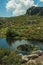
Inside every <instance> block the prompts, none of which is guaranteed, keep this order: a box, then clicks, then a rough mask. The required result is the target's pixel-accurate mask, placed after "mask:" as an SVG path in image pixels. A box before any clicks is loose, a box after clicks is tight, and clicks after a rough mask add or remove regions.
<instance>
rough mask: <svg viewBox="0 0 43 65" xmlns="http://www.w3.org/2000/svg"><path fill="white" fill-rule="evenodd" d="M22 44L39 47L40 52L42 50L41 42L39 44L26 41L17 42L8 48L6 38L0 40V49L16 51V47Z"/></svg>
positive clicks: (42, 44)
mask: <svg viewBox="0 0 43 65" xmlns="http://www.w3.org/2000/svg"><path fill="white" fill-rule="evenodd" d="M23 44H33V45H37V46H39V47H40V49H41V50H43V42H39V41H27V40H21V41H19V40H17V41H16V42H14V43H12V46H10V45H9V44H8V43H7V41H6V38H1V39H0V48H8V49H9V48H11V49H16V48H17V46H19V45H23Z"/></svg>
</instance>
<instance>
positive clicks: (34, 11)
mask: <svg viewBox="0 0 43 65" xmlns="http://www.w3.org/2000/svg"><path fill="white" fill-rule="evenodd" d="M26 14H28V15H40V16H43V7H35V6H32V7H31V8H29V9H27V12H26Z"/></svg>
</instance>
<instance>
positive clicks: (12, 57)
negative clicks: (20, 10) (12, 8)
mask: <svg viewBox="0 0 43 65" xmlns="http://www.w3.org/2000/svg"><path fill="white" fill-rule="evenodd" d="M0 65H43V7H35V6H33V7H31V8H29V9H27V11H26V13H25V14H24V15H21V16H16V17H0Z"/></svg>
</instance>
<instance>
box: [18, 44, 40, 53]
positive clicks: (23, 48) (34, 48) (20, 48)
mask: <svg viewBox="0 0 43 65" xmlns="http://www.w3.org/2000/svg"><path fill="white" fill-rule="evenodd" d="M37 50H40V49H39V47H38V46H36V45H32V44H24V45H20V46H18V47H17V51H24V52H27V54H31V53H32V52H33V51H37Z"/></svg>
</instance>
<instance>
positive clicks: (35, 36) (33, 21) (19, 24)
mask: <svg viewBox="0 0 43 65" xmlns="http://www.w3.org/2000/svg"><path fill="white" fill-rule="evenodd" d="M10 27H11V28H12V29H13V30H14V31H16V32H17V33H19V34H20V38H22V39H30V40H40V41H43V17H42V16H39V15H32V16H31V15H27V14H25V15H22V16H18V17H9V18H0V38H3V37H6V32H7V30H8V28H10Z"/></svg>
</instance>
